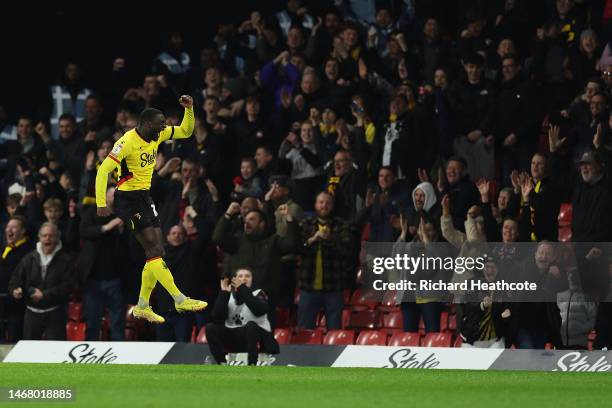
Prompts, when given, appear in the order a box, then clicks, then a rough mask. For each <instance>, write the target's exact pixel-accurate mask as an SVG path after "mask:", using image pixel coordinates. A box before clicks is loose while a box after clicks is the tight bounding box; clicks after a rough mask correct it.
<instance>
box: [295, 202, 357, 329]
mask: <svg viewBox="0 0 612 408" xmlns="http://www.w3.org/2000/svg"><path fill="white" fill-rule="evenodd" d="M333 211H334V200H333V197H332V196H331V194H329V193H328V192H321V193H319V194H318V195H317V198H316V201H315V212H316V215H315V216H312V217H308V218H306V219H305V220H304V221H303V222H302V245H303V249H302V258H301V263H300V269H299V277H298V284H299V287H300V302H299V304H298V325H299V326H300V327H302V328H305V329H311V330H313V329H314V328H315V326H316V320H317V314H318V313H319V311H320V310H321V309H323V310H324V313H325V319H326V324H327V329H328V330H333V329H340V328H341V327H342V324H341V323H342V322H341V320H342V308H343V307H344V289H347V288H348V287H349V285H350V282H349V274H348V273H347V266H348V265H349V264H350V263H349V262H348V261H347V257H349V256H350V255H351V254H352V249H351V247H352V245H353V242H352V241H353V237H352V234H351V231H350V229H349V227H348V225H347V223H346V221H343V220H342V219H340V218H338V217H334V216H333Z"/></svg>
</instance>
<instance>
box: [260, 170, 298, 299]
mask: <svg viewBox="0 0 612 408" xmlns="http://www.w3.org/2000/svg"><path fill="white" fill-rule="evenodd" d="M270 182H271V186H270V189H269V190H268V192H267V193H266V195H265V197H264V203H263V211H264V213H265V214H266V217H267V219H268V220H273V221H274V222H273V223H270V224H272V225H271V226H274V232H275V233H277V234H278V235H279V236H281V237H282V236H285V235H286V234H287V220H286V219H285V217H283V215H282V214H281V211H280V209H279V208H280V206H281V205H286V206H287V207H288V211H289V214H291V217H292V218H293V219H294V220H295V221H296V222H297V223H298V224H300V223H301V222H302V220H303V219H304V211H303V210H302V208H301V207H300V206H299V205H298V204H297V203H295V202H294V201H293V200H292V198H291V185H290V179H289V177H288V176H284V175H278V176H272V177H270ZM280 269H281V272H280V282H279V283H280V288H281V289H280V294H281V295H280V296H281V297H280V301H279V305H280V306H283V307H291V306H292V305H293V295H294V291H295V287H296V270H297V256H296V254H287V255H284V256H283V257H282V258H281V265H280Z"/></svg>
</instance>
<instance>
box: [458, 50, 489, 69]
mask: <svg viewBox="0 0 612 408" xmlns="http://www.w3.org/2000/svg"><path fill="white" fill-rule="evenodd" d="M463 63H464V64H465V65H467V64H474V65H477V66H479V67H482V66H483V65H484V63H485V59H484V57H483V56H482V55H480V54H479V53H477V52H470V53H468V54H467V55H465V56H464V57H463Z"/></svg>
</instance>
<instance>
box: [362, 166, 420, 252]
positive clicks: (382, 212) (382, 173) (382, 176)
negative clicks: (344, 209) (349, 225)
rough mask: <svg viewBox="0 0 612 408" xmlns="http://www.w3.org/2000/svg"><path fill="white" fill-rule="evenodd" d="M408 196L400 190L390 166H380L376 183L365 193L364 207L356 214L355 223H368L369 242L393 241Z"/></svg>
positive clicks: (398, 229) (397, 232) (398, 231)
mask: <svg viewBox="0 0 612 408" xmlns="http://www.w3.org/2000/svg"><path fill="white" fill-rule="evenodd" d="M409 200H410V197H408V195H407V194H406V193H405V192H404V191H402V188H401V185H400V184H399V183H398V181H397V179H396V176H395V173H394V171H393V169H392V168H391V167H384V166H383V167H381V168H380V170H379V171H378V183H377V185H376V187H375V188H374V189H371V188H369V189H368V191H367V193H366V200H365V207H364V208H363V209H362V210H361V212H360V214H358V215H357V224H358V225H359V224H363V223H369V224H370V236H369V238H368V241H370V242H394V241H395V240H396V239H397V236H398V235H399V233H400V228H399V226H400V225H399V221H400V215H401V214H403V213H404V212H405V211H406V210H407V209H408V205H409Z"/></svg>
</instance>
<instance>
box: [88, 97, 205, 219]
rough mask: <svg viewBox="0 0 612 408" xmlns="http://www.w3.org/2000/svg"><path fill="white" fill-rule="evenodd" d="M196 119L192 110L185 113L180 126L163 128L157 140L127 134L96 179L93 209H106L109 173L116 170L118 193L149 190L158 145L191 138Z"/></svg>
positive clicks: (133, 132)
mask: <svg viewBox="0 0 612 408" xmlns="http://www.w3.org/2000/svg"><path fill="white" fill-rule="evenodd" d="M194 124H195V119H194V116H193V108H189V109H185V115H184V116H183V121H182V122H181V125H180V126H166V128H165V129H164V130H162V131H161V132H160V134H159V138H158V139H157V140H151V141H150V142H147V141H145V140H144V139H143V138H142V136H141V135H140V134H139V133H138V130H136V129H132V130H130V131H128V132H126V133H125V134H124V135H123V136H121V138H120V139H119V140H117V142H116V143H115V145H114V146H113V149H112V151H111V152H110V153H109V155H108V156H107V157H106V159H104V161H103V162H102V165H101V166H100V168H99V169H98V173H97V175H96V205H97V206H98V207H106V186H107V183H108V173H110V172H111V171H113V170H114V169H115V168H117V167H119V181H118V183H117V189H118V190H120V191H135V190H149V189H150V188H151V177H152V176H153V170H154V169H155V159H156V158H157V150H158V148H159V145H160V144H161V143H163V142H165V141H167V140H171V139H185V138H188V137H190V136H191V134H192V133H193V128H194Z"/></svg>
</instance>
